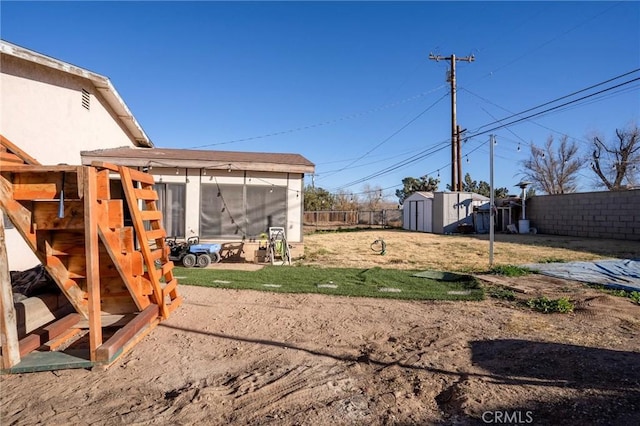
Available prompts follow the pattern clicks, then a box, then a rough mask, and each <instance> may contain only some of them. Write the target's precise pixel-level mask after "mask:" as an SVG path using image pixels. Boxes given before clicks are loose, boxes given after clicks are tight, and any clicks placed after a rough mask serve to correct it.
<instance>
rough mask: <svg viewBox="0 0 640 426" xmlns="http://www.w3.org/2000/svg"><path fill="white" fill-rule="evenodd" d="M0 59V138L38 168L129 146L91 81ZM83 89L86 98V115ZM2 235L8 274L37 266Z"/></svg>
mask: <svg viewBox="0 0 640 426" xmlns="http://www.w3.org/2000/svg"><path fill="white" fill-rule="evenodd" d="M0 57H1V62H0V133H2V135H3V136H5V137H6V138H7V139H9V140H10V141H11V142H13V143H14V144H16V145H17V146H18V147H20V148H21V149H22V150H23V151H25V152H26V153H27V154H29V155H31V156H32V157H34V158H35V159H36V160H38V161H39V162H40V163H42V164H45V165H55V164H59V163H66V164H72V165H75V164H77V165H79V164H81V158H80V151H83V150H94V149H104V148H115V147H119V146H133V145H134V143H133V141H132V139H131V138H130V135H129V134H128V132H127V131H126V129H125V128H124V127H123V126H122V125H121V123H120V122H119V121H118V118H117V117H116V116H115V115H114V114H113V113H112V112H111V110H110V108H109V107H108V106H107V104H106V102H104V100H103V98H102V97H101V95H100V94H99V93H98V91H97V90H96V88H95V87H94V85H93V83H92V82H91V81H90V80H88V79H84V78H82V77H79V76H76V75H72V74H68V73H65V72H62V71H58V70H54V69H51V68H49V67H45V66H42V65H39V64H36V63H33V62H29V61H25V60H22V59H19V58H15V57H13V56H9V55H4V54H3V55H0ZM82 89H84V90H86V91H87V92H89V96H90V108H89V110H87V109H86V108H85V107H83V105H82ZM6 234H7V235H6V245H7V254H8V261H9V269H10V270H25V269H29V268H31V267H33V266H35V265H37V264H38V263H39V261H38V259H37V258H36V256H35V255H34V254H33V252H32V251H31V249H30V248H29V247H28V246H27V244H26V242H24V240H23V239H22V237H21V236H20V235H19V234H18V232H17V231H16V230H15V229H8V230H7V232H6Z"/></svg>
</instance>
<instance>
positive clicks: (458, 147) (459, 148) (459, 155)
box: [456, 125, 462, 192]
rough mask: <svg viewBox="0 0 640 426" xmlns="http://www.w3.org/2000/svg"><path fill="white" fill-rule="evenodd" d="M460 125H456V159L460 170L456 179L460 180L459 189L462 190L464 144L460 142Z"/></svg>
mask: <svg viewBox="0 0 640 426" xmlns="http://www.w3.org/2000/svg"><path fill="white" fill-rule="evenodd" d="M460 133H462V132H461V129H460V126H458V125H456V156H457V158H456V161H457V162H458V171H457V177H456V180H457V181H458V191H460V192H462V144H461V143H460V142H461V141H460Z"/></svg>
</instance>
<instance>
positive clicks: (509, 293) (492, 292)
mask: <svg viewBox="0 0 640 426" xmlns="http://www.w3.org/2000/svg"><path fill="white" fill-rule="evenodd" d="M488 293H489V296H491V297H493V298H495V299H503V300H516V295H515V293H514V292H513V290H509V289H506V288H504V287H491V288H490V289H489V290H488Z"/></svg>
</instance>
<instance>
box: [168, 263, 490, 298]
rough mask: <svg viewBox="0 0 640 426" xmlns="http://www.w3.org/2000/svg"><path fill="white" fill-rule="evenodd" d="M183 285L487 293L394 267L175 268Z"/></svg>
mask: <svg viewBox="0 0 640 426" xmlns="http://www.w3.org/2000/svg"><path fill="white" fill-rule="evenodd" d="M174 271H175V275H176V276H178V277H180V278H179V282H180V284H186V285H196V286H204V287H216V288H231V289H250V290H261V291H270V292H281V293H318V294H330V295H336V296H352V297H381V298H391V299H408V300H482V299H483V298H484V291H483V289H482V288H481V286H480V285H479V284H478V282H477V281H476V280H475V279H474V278H473V277H469V279H468V280H464V281H444V280H439V279H433V278H424V277H416V276H413V274H415V273H418V272H420V271H407V270H395V269H382V268H379V267H376V268H371V269H359V268H318V267H311V266H291V267H289V266H270V265H269V266H265V267H264V268H262V269H260V270H257V271H237V270H223V269H198V268H192V269H187V268H181V267H176V268H175V270H174Z"/></svg>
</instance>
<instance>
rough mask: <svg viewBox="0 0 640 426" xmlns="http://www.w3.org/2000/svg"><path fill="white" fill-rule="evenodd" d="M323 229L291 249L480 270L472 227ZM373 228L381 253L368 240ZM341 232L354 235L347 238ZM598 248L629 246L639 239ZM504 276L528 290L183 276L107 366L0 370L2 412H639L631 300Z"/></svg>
mask: <svg viewBox="0 0 640 426" xmlns="http://www.w3.org/2000/svg"><path fill="white" fill-rule="evenodd" d="M383 232H384V233H383ZM409 236H410V237H411V239H412V241H413V243H412V244H408V243H407V240H408V239H409ZM325 237H326V236H325V235H312V236H308V237H307V238H306V239H305V245H306V253H307V255H306V260H305V262H322V264H328V265H331V266H340V265H341V266H345V265H347V266H356V265H357V266H359V267H363V268H364V267H370V266H385V267H393V266H396V267H405V268H411V269H413V268H414V267H415V268H416V269H420V268H425V269H427V268H431V269H441V266H442V265H445V264H449V263H447V262H453V264H455V265H457V267H455V268H452V269H454V270H482V268H486V261H487V257H486V247H487V244H488V243H487V242H486V241H482V239H477V238H471V237H442V236H441V238H432V237H434V236H433V235H429V234H406V233H397V232H395V231H380V232H378V231H372V232H371V233H370V234H366V233H362V234H361V233H353V234H336V235H334V239H333V240H331V242H329V241H328V240H325ZM380 237H382V238H384V239H385V241H388V245H387V248H388V254H387V255H385V256H381V255H379V254H376V253H375V252H373V251H372V250H371V249H370V248H369V244H371V242H373V240H374V239H376V238H380ZM395 237H399V238H400V239H399V240H397V241H395V240H394V238H395ZM436 237H437V236H436ZM507 237H509V238H510V241H508V242H505V244H507V245H505V246H502V245H501V246H499V247H498V248H497V251H498V252H499V253H498V254H497V255H496V257H497V259H498V261H504V262H505V263H526V262H530V261H537V260H539V259H538V256H540V253H537V254H532V253H529V254H526V253H527V252H528V250H533V249H535V248H536V247H535V246H529V245H528V244H521V242H520V241H518V240H517V239H515V238H512V237H511V236H507ZM534 237H535V238H547V239H549V240H552V241H546V246H545V248H544V249H542V253H544V257H545V258H550V257H560V256H573V257H574V258H581V257H582V258H583V259H581V260H586V259H588V258H597V257H601V256H605V257H606V256H610V254H607V253H606V252H605V249H603V248H602V247H603V246H605V245H608V244H609V242H607V241H600V242H599V243H598V242H597V241H589V240H582V241H579V240H577V239H571V240H572V241H574V242H573V243H571V244H573V246H574V247H573V248H575V246H579V247H581V248H580V249H579V251H578V252H576V251H575V250H573V251H567V250H566V249H563V248H561V247H556V248H554V247H552V246H553V245H555V244H559V245H561V243H562V241H561V239H559V238H550V237H544V236H534ZM414 238H415V240H414ZM447 238H462V240H460V243H465V244H468V246H467V248H466V251H465V252H466V253H467V254H466V256H460V255H459V253H458V254H456V253H453V252H451V250H452V248H450V247H449V248H448V246H447V243H448V242H449V241H453V240H448V239H447ZM336 239H337V240H338V242H337V243H336V242H335V240H336ZM357 239H361V241H360V242H359V243H357V242H356V240H357ZM525 242H528V243H530V242H531V240H528V241H525ZM351 243H353V244H354V245H356V246H357V247H359V246H363V245H364V248H363V249H362V250H360V249H358V248H357V247H356V249H354V250H352V251H348V250H346V244H351ZM401 243H403V244H404V245H400V244H401ZM476 244H478V245H477V246H476ZM567 244H569V243H567ZM454 245H455V244H454ZM416 247H418V248H423V249H425V250H422V252H424V253H425V256H426V255H427V253H428V254H429V256H430V257H429V259H427V258H420V257H419V253H420V251H421V250H418V249H416ZM519 247H520V249H521V250H522V252H520V254H517V253H518V251H517V250H518V248H519ZM611 248H612V250H614V252H612V253H613V255H615V254H616V253H623V252H624V253H627V255H626V257H629V254H631V255H633V254H634V253H635V255H636V256H635V257H638V252H637V250H638V243H637V242H636V243H634V244H628V245H627V244H626V243H624V242H613V243H611ZM481 249H482V250H485V252H484V256H485V258H483V259H482V258H481V256H480V254H479V252H480V251H481ZM476 251H477V252H478V253H476ZM512 251H513V254H510V253H512ZM345 253H347V254H345ZM399 253H402V254H399ZM434 253H435V254H434ZM463 258H466V259H467V260H468V263H464V262H463V261H462V260H461V259H463ZM451 259H455V260H453V261H452V260H451ZM509 259H519V260H520V261H518V262H511V260H509ZM504 282H505V284H507V285H514V286H519V287H522V288H526V289H527V290H528V293H516V294H517V297H518V299H519V300H516V301H505V300H501V299H494V298H487V299H486V300H484V301H481V302H411V301H397V300H389V299H368V298H345V297H332V296H323V295H311V294H310V295H300V294H297V295H288V294H275V293H267V292H256V291H237V290H223V289H208V288H200V287H190V286H182V287H181V290H180V291H181V293H182V294H183V296H184V298H185V301H184V304H183V305H182V306H181V307H180V308H179V309H178V310H177V311H176V312H175V313H174V314H173V315H172V316H171V317H170V318H169V319H168V320H167V321H165V322H163V323H161V324H160V325H159V326H158V327H156V328H155V329H154V330H153V331H152V332H151V333H150V334H149V335H148V336H146V337H145V338H144V339H143V340H142V341H141V342H140V343H139V344H138V345H136V346H135V347H133V349H132V350H131V351H130V352H128V353H126V354H125V355H124V356H123V357H121V358H120V359H119V360H117V361H116V362H115V363H114V364H113V365H112V366H111V367H110V368H108V369H106V370H96V369H94V370H93V371H88V370H61V371H55V372H43V373H29V374H18V375H4V376H0V385H1V387H2V389H1V391H2V392H1V403H2V404H1V410H0V416H1V417H0V423H1V424H2V425H32V424H46V425H89V424H92V425H94V424H96V425H122V424H126V425H193V424H203V425H230V424H233V425H263V424H273V425H386V424H398V425H451V424H457V425H468V424H483V423H491V424H504V423H508V424H518V423H519V424H563V425H574V424H575V425H586V424H588V425H593V424H602V425H632V424H638V419H639V418H640V338H639V337H640V307H639V306H638V305H635V304H633V303H632V301H631V300H629V299H626V298H620V297H615V296H610V295H607V294H604V293H602V292H600V291H597V290H595V289H592V288H589V287H587V286H585V285H582V284H580V283H576V282H573V281H566V280H558V279H550V278H544V277H542V276H537V275H529V276H525V277H521V278H511V279H505V281H504ZM538 295H546V296H548V297H559V296H567V297H569V298H570V299H572V300H573V301H574V302H575V303H576V311H575V312H574V313H573V314H542V313H537V312H534V311H532V310H530V309H529V308H527V307H525V306H524V305H522V304H521V303H519V301H521V300H525V299H527V298H530V297H535V296H538Z"/></svg>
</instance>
